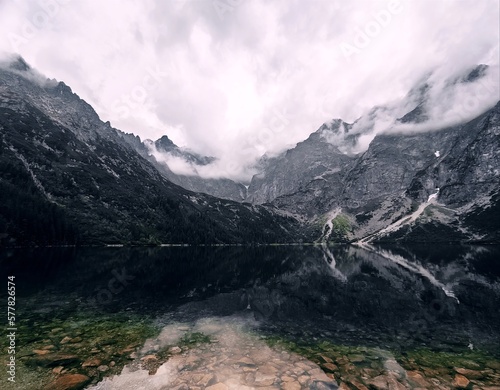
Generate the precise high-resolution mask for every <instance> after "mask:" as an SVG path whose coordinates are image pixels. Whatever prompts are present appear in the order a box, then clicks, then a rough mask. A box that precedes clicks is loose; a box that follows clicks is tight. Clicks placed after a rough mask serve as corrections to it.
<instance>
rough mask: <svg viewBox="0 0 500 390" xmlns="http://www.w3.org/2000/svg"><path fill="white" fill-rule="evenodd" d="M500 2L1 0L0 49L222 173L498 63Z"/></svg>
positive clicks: (122, 125)
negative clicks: (421, 84)
mask: <svg viewBox="0 0 500 390" xmlns="http://www.w3.org/2000/svg"><path fill="white" fill-rule="evenodd" d="M499 16H500V11H499V0H482V1H477V0H454V1H450V0H418V1H417V0H413V1H404V0H401V1H397V0H391V1H377V0H354V1H341V0H338V1H335V0H324V1H323V0H313V1H310V0H309V1H306V0H265V1H261V0H164V1H163V0H141V1H131V0H129V1H126V0H125V1H124V0H106V1H101V0H99V1H98V0H80V1H77V0H43V1H34V0H33V1H28V0H26V1H23V0H0V37H1V42H0V51H4V52H17V53H19V54H21V55H22V56H23V57H24V58H25V59H26V60H27V62H28V63H30V65H32V66H33V67H35V68H36V69H37V70H38V71H40V72H41V73H43V74H45V75H46V76H47V77H50V78H56V79H58V80H62V81H64V82H65V83H66V84H68V85H69V86H70V87H71V88H72V89H73V91H74V92H76V93H77V94H78V95H80V97H82V98H83V99H85V100H86V101H87V102H88V103H90V104H91V105H92V106H93V107H94V108H95V109H96V111H97V112H98V114H99V115H100V117H101V119H102V120H104V121H107V120H109V121H110V122H111V124H112V125H113V126H114V127H117V128H119V129H121V130H123V131H126V132H132V133H134V134H137V135H139V136H141V138H142V139H144V138H151V139H157V138H159V137H160V136H162V135H164V134H166V135H168V136H169V137H170V138H171V139H172V140H173V141H174V142H175V143H177V144H178V145H180V146H186V147H189V148H191V149H193V150H194V151H197V152H200V153H203V154H207V155H213V156H216V157H219V158H220V159H221V164H222V165H220V166H219V167H218V169H222V168H221V167H222V166H224V168H223V169H225V170H226V171H227V172H226V174H224V175H225V176H231V175H233V176H238V175H240V176H241V175H242V176H245V172H244V171H243V170H242V168H241V167H243V166H244V165H246V164H248V163H250V162H251V161H253V160H254V159H255V158H257V157H259V156H260V155H262V154H263V153H264V152H268V153H276V152H278V151H280V150H283V149H284V148H286V147H287V146H290V145H293V144H295V143H296V142H298V141H301V140H303V139H304V138H306V137H307V136H308V135H309V134H310V133H311V132H313V131H315V130H316V129H317V128H318V127H319V126H320V125H321V124H322V123H323V122H325V121H329V120H331V119H332V118H342V119H344V120H345V121H348V122H352V121H354V120H355V119H357V118H358V117H360V116H361V115H363V113H365V112H366V111H367V110H369V109H370V108H371V107H373V106H375V105H381V104H386V103H387V102H391V101H394V100H397V99H399V98H401V97H403V96H404V95H405V94H406V93H407V92H408V90H409V89H410V88H411V87H412V86H413V85H414V84H415V82H416V81H417V80H419V79H421V78H422V77H423V76H424V75H425V74H427V73H428V72H429V71H431V70H434V69H436V68H438V69H439V74H443V75H448V74H449V75H454V74H460V73H461V72H463V71H464V70H465V69H467V68H470V67H472V66H474V65H476V64H480V63H484V64H489V65H493V66H495V65H498V62H499V40H500V38H499V30H500V27H499Z"/></svg>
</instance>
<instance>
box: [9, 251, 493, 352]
mask: <svg viewBox="0 0 500 390" xmlns="http://www.w3.org/2000/svg"><path fill="white" fill-rule="evenodd" d="M1 255H2V257H1V261H2V263H1V264H2V266H3V267H4V268H7V269H8V272H9V273H10V274H15V275H16V280H17V283H18V284H17V292H18V296H20V297H25V298H30V297H32V298H33V297H36V299H37V300H38V304H39V309H40V310H57V309H58V307H61V305H63V303H61V301H65V303H64V305H75V306H78V307H86V308H93V309H94V310H95V311H96V313H99V312H108V313H112V312H116V311H124V310H128V311H131V312H136V313H149V314H153V315H155V316H157V317H158V318H162V317H163V318H164V320H165V321H168V320H169V319H175V320H176V321H195V320H199V319H200V318H204V317H213V316H228V315H235V314H238V313H241V314H245V316H247V315H248V314H249V313H250V314H251V316H252V317H253V318H255V319H256V320H258V321H259V323H260V327H261V330H262V331H268V332H279V333H285V334H287V335H289V336H290V337H296V338H301V337H310V338H314V337H317V336H318V337H319V336H323V337H328V338H330V339H332V340H333V341H335V342H343V343H346V342H347V343H353V344H356V343H360V344H361V343H362V344H364V345H385V346H390V347H393V348H394V347H401V348H404V347H405V346H415V345H427V346H433V347H434V346H436V347H442V348H453V347H454V346H461V347H463V346H464V345H465V346H467V345H472V346H478V347H481V348H484V349H487V350H489V351H490V352H491V353H496V354H498V349H499V348H498V346H499V345H500V342H499V340H500V337H499V332H498V329H500V309H499V308H500V263H499V261H498V260H499V259H500V249H499V248H498V247H481V246H436V245H435V246H433V247H429V246H413V247H400V246H398V247H371V246H370V247H357V246H333V247H327V246H266V247H158V248H46V249H42V248H38V249H23V250H21V249H12V250H8V251H4V252H2V254H1Z"/></svg>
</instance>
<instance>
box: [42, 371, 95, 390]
mask: <svg viewBox="0 0 500 390" xmlns="http://www.w3.org/2000/svg"><path fill="white" fill-rule="evenodd" d="M89 381H90V378H89V377H88V376H86V375H82V374H65V375H62V376H60V377H59V378H57V379H56V380H54V381H53V382H51V383H49V384H48V385H47V386H45V388H44V390H80V389H83V387H84V386H85V385H86V384H87V383H88V382H89Z"/></svg>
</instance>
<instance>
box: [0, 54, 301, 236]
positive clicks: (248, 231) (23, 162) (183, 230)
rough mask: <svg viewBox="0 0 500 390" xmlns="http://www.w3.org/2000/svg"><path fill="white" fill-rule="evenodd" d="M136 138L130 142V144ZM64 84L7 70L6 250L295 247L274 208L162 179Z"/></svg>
mask: <svg viewBox="0 0 500 390" xmlns="http://www.w3.org/2000/svg"><path fill="white" fill-rule="evenodd" d="M132 138H133V137H132ZM132 138H131V136H129V135H125V134H124V133H122V132H120V131H118V130H116V129H114V128H112V127H111V126H110V125H109V123H103V122H102V121H101V120H100V119H99V117H98V116H97V114H96V113H95V111H94V110H93V109H92V107H90V106H89V105H88V104H87V103H85V102H84V101H83V100H81V99H80V98H79V97H78V96H77V95H76V94H73V93H72V91H71V89H70V88H69V87H67V86H66V85H65V84H64V83H62V82H61V83H57V82H55V81H51V80H45V79H44V78H43V77H41V76H39V75H37V74H36V72H34V71H33V70H31V69H30V68H29V66H28V65H27V64H26V63H25V62H24V61H23V60H22V59H20V58H18V59H15V60H14V61H12V62H9V63H5V64H1V67H0V142H1V149H0V150H1V153H0V168H1V176H0V194H1V197H2V199H1V201H2V202H0V203H2V207H0V239H1V244H2V245H34V244H37V245H46V244H61V243H69V244H73V243H78V244H101V243H108V244H109V243H113V244H114V243H139V244H152V243H181V242H182V243H221V242H225V243H251V242H275V241H290V240H291V239H292V237H296V235H295V229H296V228H297V226H298V225H297V222H296V221H295V220H293V219H292V218H289V217H282V216H280V214H278V213H277V212H276V211H275V210H273V209H272V208H266V207H254V206H251V205H248V204H247V205H244V204H243V205H242V204H239V203H236V202H231V201H223V200H221V199H217V198H214V197H211V196H208V195H203V194H195V193H192V192H190V191H187V190H185V189H183V188H181V187H179V186H177V185H175V184H173V183H171V182H169V181H168V180H167V179H165V177H164V176H162V175H161V174H160V173H159V172H158V170H157V169H156V168H155V167H154V166H153V165H152V164H151V163H150V162H149V161H147V160H146V159H145V158H144V157H143V156H141V155H140V154H139V153H138V152H137V151H136V150H135V148H134V147H133V146H132V145H131V143H134V142H136V141H134V140H133V139H132Z"/></svg>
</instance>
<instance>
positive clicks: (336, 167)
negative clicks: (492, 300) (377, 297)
mask: <svg viewBox="0 0 500 390" xmlns="http://www.w3.org/2000/svg"><path fill="white" fill-rule="evenodd" d="M486 69H487V67H486V66H484V65H482V66H478V67H476V68H474V69H473V70H471V71H470V72H468V73H467V74H465V75H464V76H463V77H460V78H458V79H456V80H451V81H449V82H447V83H446V84H445V87H444V90H445V91H446V93H448V91H449V89H450V88H452V87H453V86H455V85H457V84H459V85H460V86H461V85H464V84H467V83H471V82H474V81H475V80H478V79H480V78H481V77H483V76H484V74H485V72H486ZM430 90H431V87H430V86H429V84H428V83H427V82H426V79H424V80H423V81H422V82H421V83H419V85H417V86H416V87H415V88H413V89H412V90H411V91H410V92H409V93H408V95H407V96H406V98H405V99H404V101H403V103H402V104H401V107H397V106H396V107H375V108H374V109H373V110H372V111H370V113H369V114H368V117H367V118H360V119H359V120H358V121H356V122H355V123H354V124H346V123H344V122H342V121H340V120H336V121H334V122H332V124H329V125H323V126H322V127H321V128H320V129H319V130H318V131H316V132H315V133H313V134H311V136H310V137H309V138H308V139H307V140H305V141H303V142H301V143H299V144H298V145H297V146H296V147H295V148H293V149H291V150H288V151H286V152H285V153H283V154H282V155H280V156H278V157H276V158H274V159H270V160H267V161H266V163H265V164H264V165H263V169H262V172H261V173H260V174H259V175H256V176H255V177H254V178H253V179H252V183H251V185H250V187H249V191H248V192H249V197H248V199H249V200H250V201H252V202H254V203H265V202H270V203H272V204H273V205H275V206H276V207H278V208H280V209H283V210H286V211H287V212H289V213H290V214H292V215H294V216H296V217H297V218H299V219H302V220H303V221H306V222H308V224H309V228H310V229H309V232H310V233H311V237H315V238H316V239H318V240H321V241H329V240H339V239H340V240H359V239H363V238H364V239H365V240H367V242H369V241H373V240H409V241H432V240H442V241H450V240H479V241H492V240H493V241H495V240H498V236H499V230H500V226H499V225H498V224H496V223H495V222H494V221H493V219H492V218H490V217H488V214H489V213H490V214H492V215H496V214H497V213H498V198H499V197H500V195H499V188H500V158H499V157H500V156H499V153H500V152H499V150H500V145H499V139H500V137H499V130H498V128H499V122H500V119H499V115H498V111H499V105H498V104H497V105H496V106H495V107H493V108H491V109H489V110H488V111H487V112H485V113H483V114H481V115H479V116H478V117H476V118H475V119H473V120H471V121H468V122H467V123H462V124H459V125H454V126H449V127H444V128H437V129H435V130H432V131H429V130H426V129H425V128H418V127H411V126H417V125H419V124H422V123H425V122H426V121H427V120H428V119H429V115H430V114H429V110H430V109H432V107H430V106H429V101H430V99H431V97H430V96H431V95H432V93H431V92H430ZM404 110H407V111H406V112H405V111H404ZM387 112H391V113H392V114H393V115H394V114H396V115H397V113H400V114H399V115H398V116H396V118H398V119H397V120H395V122H393V124H392V125H390V127H389V128H387V129H386V131H384V132H379V133H378V135H376V136H375V135H374V138H373V140H372V141H371V142H370V144H369V146H368V148H367V149H366V151H364V152H363V153H357V154H356V149H357V148H356V145H357V142H358V140H359V138H360V137H362V136H364V135H369V134H371V133H373V131H374V127H375V126H376V121H377V118H379V117H382V118H383V117H384V115H385V114H386V113H387ZM391 126H392V127H394V129H393V128H392V127H391ZM398 126H410V127H406V128H402V129H401V128H399V129H398ZM408 129H410V130H409V131H408ZM412 129H415V130H412ZM403 130H405V131H403ZM481 218H482V219H483V220H482V221H481ZM482 225H484V226H482ZM486 226H487V227H486Z"/></svg>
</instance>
